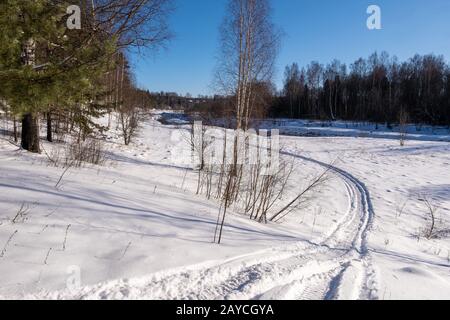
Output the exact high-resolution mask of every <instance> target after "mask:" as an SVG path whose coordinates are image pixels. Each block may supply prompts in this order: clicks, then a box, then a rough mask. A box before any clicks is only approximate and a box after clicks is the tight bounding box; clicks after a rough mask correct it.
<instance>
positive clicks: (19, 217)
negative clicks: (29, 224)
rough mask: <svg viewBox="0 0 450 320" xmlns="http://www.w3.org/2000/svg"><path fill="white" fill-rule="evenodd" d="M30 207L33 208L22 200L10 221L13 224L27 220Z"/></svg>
mask: <svg viewBox="0 0 450 320" xmlns="http://www.w3.org/2000/svg"><path fill="white" fill-rule="evenodd" d="M31 209H33V207H32V206H31V205H30V204H28V203H26V202H23V203H22V204H21V206H20V208H19V210H18V211H17V213H16V215H15V216H14V218H13V219H12V220H11V222H12V223H13V224H15V223H20V222H25V221H26V220H28V215H29V214H30V211H31Z"/></svg>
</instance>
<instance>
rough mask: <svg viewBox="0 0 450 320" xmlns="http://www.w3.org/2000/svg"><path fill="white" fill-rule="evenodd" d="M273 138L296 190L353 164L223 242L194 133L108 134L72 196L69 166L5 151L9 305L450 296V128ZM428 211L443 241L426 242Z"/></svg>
mask: <svg viewBox="0 0 450 320" xmlns="http://www.w3.org/2000/svg"><path fill="white" fill-rule="evenodd" d="M273 126H275V127H277V128H280V127H281V129H282V130H281V132H282V133H285V134H288V136H282V137H281V144H282V146H283V157H284V158H286V159H291V160H292V161H295V172H294V175H293V177H292V181H291V183H290V190H289V192H291V193H295V191H296V190H297V189H301V187H302V185H304V184H305V183H307V179H306V178H307V177H312V176H314V175H317V174H318V173H320V172H321V171H323V169H324V167H325V166H326V165H327V164H329V163H330V162H332V161H334V160H335V159H336V158H338V159H339V160H338V161H337V162H336V163H335V165H334V167H333V170H332V172H331V176H332V177H331V178H332V179H331V180H330V181H329V182H328V183H327V185H326V186H325V187H324V188H322V189H320V192H319V193H318V195H317V196H316V197H315V198H314V200H313V202H312V203H311V204H310V206H309V207H308V208H306V209H302V210H299V211H298V212H295V214H294V215H292V216H290V217H289V218H287V219H285V221H283V223H280V224H273V223H272V224H268V225H262V224H258V223H256V222H252V221H249V220H248V218H246V217H243V216H240V215H239V212H235V213H233V214H232V215H230V216H228V218H227V224H226V227H225V234H224V241H223V244H222V245H220V246H219V245H217V244H213V243H212V240H213V235H214V229H215V223H216V219H217V213H218V211H219V205H218V204H217V203H215V202H214V201H212V200H211V201H208V200H206V199H205V198H204V197H203V196H201V195H196V194H195V190H196V187H195V186H196V173H195V172H193V171H191V170H189V169H188V168H187V167H186V166H184V165H183V161H179V160H180V159H181V160H185V159H183V158H182V156H183V155H182V153H181V152H180V145H181V144H183V143H186V142H185V141H183V139H182V138H180V137H181V136H182V134H181V135H180V134H179V129H180V128H179V127H176V126H169V125H162V124H161V123H160V122H158V121H157V120H156V116H154V117H151V118H148V119H147V120H146V121H145V122H144V123H143V124H142V126H141V128H140V131H139V135H138V137H137V138H136V139H135V140H134V142H133V143H132V145H130V146H128V147H126V146H124V145H122V141H121V140H120V137H119V136H118V135H117V133H116V132H114V130H113V131H112V132H109V133H108V134H109V137H108V142H107V144H106V148H107V149H108V157H109V160H108V161H107V163H106V164H105V165H103V166H99V167H97V166H88V167H85V168H82V169H75V168H73V169H69V170H68V171H67V173H66V174H65V175H64V177H63V179H62V182H61V183H60V184H59V186H58V188H55V185H56V184H57V182H58V180H59V179H60V176H61V174H62V173H63V171H64V169H61V168H55V167H54V166H51V165H49V162H48V159H47V157H46V156H45V155H32V154H27V153H25V152H23V151H20V150H18V148H17V147H16V146H14V145H12V144H10V143H9V142H7V141H5V140H4V139H0V177H1V180H0V297H1V298H5V299H10V298H21V299H36V298H37V299H57V298H62V299H80V298H81V299H220V298H224V299H410V298H412V299H432V298H441V299H450V268H449V267H450V143H449V142H446V141H450V134H449V133H448V131H446V130H445V129H437V130H436V131H435V132H432V131H431V130H428V129H423V130H422V131H421V132H416V131H411V132H410V138H411V139H412V140H411V141H408V142H407V145H406V146H405V147H400V145H399V142H398V140H396V136H395V132H388V131H387V129H386V130H383V129H379V130H370V129H369V128H358V127H350V128H349V125H348V124H344V123H341V124H337V127H334V128H323V127H321V126H320V127H319V126H317V127H314V124H311V123H310V124H309V127H306V126H304V123H303V125H302V122H300V121H299V122H297V123H296V124H294V123H288V124H287V123H274V124H273ZM264 127H267V128H268V127H270V122H267V123H264ZM288 127H289V128H288ZM283 128H284V129H285V130H288V131H289V132H285V131H283ZM318 130H320V131H321V136H320V137H317V136H314V135H316V134H315V133H317V131H318ZM411 130H413V129H411ZM336 131H339V134H336ZM308 133H311V134H308ZM297 134H301V135H303V136H295V135H297ZM305 135H306V136H305ZM43 145H44V148H45V149H46V150H47V151H48V150H50V149H51V148H54V147H55V146H51V145H50V144H48V143H43ZM58 147H60V146H56V148H58ZM288 195H289V194H288ZM424 199H428V200H429V202H430V203H432V204H434V205H435V206H437V207H438V211H437V216H438V219H437V227H438V230H439V238H437V239H432V240H427V239H425V238H424V237H421V236H420V235H421V234H422V233H423V231H422V230H421V229H422V228H424V227H427V226H428V224H429V221H428V220H427V219H428V215H427V207H426V205H425V202H424ZM22 205H23V208H26V209H27V210H26V212H25V214H23V215H19V216H18V217H16V215H17V212H18V211H19V209H20V208H21V207H22ZM15 218H16V219H15Z"/></svg>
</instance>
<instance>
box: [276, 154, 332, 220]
mask: <svg viewBox="0 0 450 320" xmlns="http://www.w3.org/2000/svg"><path fill="white" fill-rule="evenodd" d="M333 165H334V162H333V163H332V164H330V165H329V166H328V167H327V168H326V169H325V170H324V171H323V172H322V173H321V174H319V175H318V176H317V177H315V178H313V179H312V180H311V181H310V182H309V183H308V184H307V186H306V187H305V188H304V189H303V190H302V191H300V192H299V193H298V194H297V195H296V196H295V197H294V198H293V199H292V200H291V201H289V202H288V203H287V204H286V205H285V206H284V207H283V208H282V209H280V210H278V212H277V213H275V214H274V215H272V217H271V218H270V221H272V222H278V221H280V220H281V219H283V218H285V217H286V216H287V215H289V214H290V213H291V212H292V211H294V210H295V209H298V208H300V207H303V206H305V205H306V204H307V203H309V202H310V201H311V197H312V196H313V195H314V192H315V191H317V189H319V188H320V187H321V186H323V185H324V184H325V183H326V182H327V181H328V178H329V175H328V174H329V172H330V171H331V169H332V167H333Z"/></svg>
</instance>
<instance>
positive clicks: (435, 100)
mask: <svg viewBox="0 0 450 320" xmlns="http://www.w3.org/2000/svg"><path fill="white" fill-rule="evenodd" d="M270 105H271V106H270V107H269V108H268V114H269V115H270V116H273V117H288V118H305V117H306V118H317V119H329V120H336V119H342V120H355V121H373V122H383V123H388V124H390V123H396V122H398V119H399V115H400V114H403V115H404V114H408V117H409V121H410V122H415V123H427V124H434V125H450V67H449V65H448V64H447V63H446V61H445V60H444V57H443V56H435V55H425V56H420V55H416V56H414V57H413V58H411V59H409V60H408V61H407V62H399V61H398V59H397V58H396V57H393V58H391V57H390V56H389V54H387V53H386V52H383V53H381V54H377V53H374V54H372V55H371V56H370V57H369V58H368V59H362V58H361V59H358V60H357V61H355V62H354V63H353V64H351V65H350V67H349V68H348V67H347V66H346V65H345V64H343V63H341V62H339V61H338V60H334V61H333V62H331V63H330V64H328V65H326V66H324V65H321V64H319V63H318V62H311V63H310V64H309V65H308V66H307V67H305V68H302V69H300V68H299V66H298V65H297V64H296V63H294V64H292V65H290V66H288V67H286V70H285V79H284V88H283V90H282V92H281V93H279V94H278V95H277V96H276V97H274V99H273V101H272V103H271V104H270Z"/></svg>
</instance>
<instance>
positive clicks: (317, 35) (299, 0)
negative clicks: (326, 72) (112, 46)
mask: <svg viewBox="0 0 450 320" xmlns="http://www.w3.org/2000/svg"><path fill="white" fill-rule="evenodd" d="M174 1H175V6H176V10H175V11H174V13H173V14H172V16H171V18H170V24H171V28H172V31H173V33H174V35H175V37H174V39H173V40H172V41H171V42H170V43H169V44H168V46H167V48H166V49H164V50H162V51H160V52H159V53H157V54H152V55H145V56H138V55H133V58H132V60H133V66H134V71H135V73H136V78H137V82H138V85H139V86H141V87H143V88H147V89H149V90H150V91H174V92H178V93H180V94H186V93H190V94H192V95H194V96H196V95H198V94H213V93H214V91H213V89H212V88H211V87H210V84H211V80H212V76H213V70H214V66H215V64H216V56H217V52H218V46H219V43H218V40H219V35H218V33H219V32H218V28H219V26H220V24H221V22H222V19H223V17H224V15H225V13H226V10H225V9H226V5H227V2H228V0H174ZM271 3H272V7H273V21H274V23H275V24H276V25H277V26H278V27H280V28H281V29H282V30H283V32H284V36H283V38H282V46H281V50H280V54H279V57H278V59H277V70H276V71H277V72H276V77H275V79H274V80H275V83H276V84H277V86H278V88H280V87H281V85H282V79H283V71H284V67H285V66H286V65H287V64H290V63H292V62H297V63H299V65H300V66H305V65H307V64H308V63H309V62H311V61H313V60H315V61H319V62H320V63H323V64H327V63H329V62H330V61H331V60H333V59H334V58H336V59H339V60H341V61H343V62H346V63H348V64H349V63H351V62H353V61H354V60H356V59H357V58H359V57H368V56H369V55H370V54H371V53H373V52H374V51H378V52H381V51H383V50H385V51H387V52H389V53H390V54H391V55H396V56H397V57H398V58H399V59H400V60H401V61H403V60H406V59H408V58H410V57H412V56H413V55H414V54H416V53H419V54H428V53H435V54H442V55H444V56H445V58H446V59H447V61H448V59H450V1H449V0H408V1H406V0H372V1H368V0H345V1H341V0H272V1H271ZM371 4H375V5H378V6H380V8H381V13H382V17H381V18H382V30H372V31H371V30H368V28H367V27H366V21H367V18H368V17H369V15H368V14H367V13H366V10H367V7H368V6H369V5H371Z"/></svg>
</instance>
